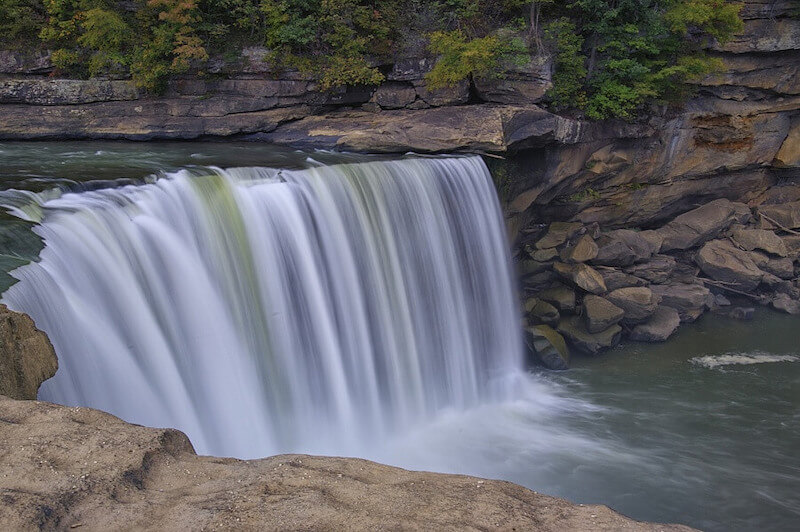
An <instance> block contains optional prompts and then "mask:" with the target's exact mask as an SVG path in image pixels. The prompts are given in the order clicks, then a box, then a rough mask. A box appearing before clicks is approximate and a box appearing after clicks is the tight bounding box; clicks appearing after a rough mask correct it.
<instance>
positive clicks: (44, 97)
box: [0, 79, 139, 105]
mask: <svg viewBox="0 0 800 532" xmlns="http://www.w3.org/2000/svg"><path fill="white" fill-rule="evenodd" d="M138 97H139V91H138V90H137V89H136V86H135V85H134V84H133V83H131V82H130V81H109V80H98V79H90V80H78V79H9V80H0V104H9V103H25V104H34V105H71V104H86V103H95V102H110V101H117V100H136V99H137V98H138Z"/></svg>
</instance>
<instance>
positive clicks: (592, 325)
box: [583, 295, 625, 334]
mask: <svg viewBox="0 0 800 532" xmlns="http://www.w3.org/2000/svg"><path fill="white" fill-rule="evenodd" d="M623 317H625V311H624V310H622V309H621V308H619V307H618V306H616V305H614V304H613V303H611V302H610V301H608V300H607V299H604V298H602V297H600V296H592V295H588V296H586V297H584V298H583V320H584V323H585V324H586V330H587V331H589V332H590V333H592V334H595V333H599V332H602V331H605V330H606V329H608V328H609V327H611V326H612V325H616V324H617V323H619V322H620V320H621V319H622V318H623Z"/></svg>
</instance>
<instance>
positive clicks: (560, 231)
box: [536, 222, 583, 249]
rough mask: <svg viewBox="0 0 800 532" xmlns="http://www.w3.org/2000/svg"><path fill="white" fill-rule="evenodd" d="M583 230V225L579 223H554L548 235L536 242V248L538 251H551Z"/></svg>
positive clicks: (548, 230)
mask: <svg viewBox="0 0 800 532" xmlns="http://www.w3.org/2000/svg"><path fill="white" fill-rule="evenodd" d="M581 229H583V225H582V224H579V223H569V222H553V223H551V224H550V227H549V228H548V229H547V234H545V235H544V237H542V239H541V240H539V241H538V242H536V247H537V248H538V249H549V248H554V247H557V246H560V245H561V244H563V243H564V242H566V241H567V239H569V238H572V237H573V236H574V235H575V234H577V233H578V231H580V230H581Z"/></svg>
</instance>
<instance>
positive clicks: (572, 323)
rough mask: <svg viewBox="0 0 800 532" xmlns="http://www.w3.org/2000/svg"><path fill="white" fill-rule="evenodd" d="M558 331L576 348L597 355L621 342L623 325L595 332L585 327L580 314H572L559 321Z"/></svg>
mask: <svg viewBox="0 0 800 532" xmlns="http://www.w3.org/2000/svg"><path fill="white" fill-rule="evenodd" d="M558 332H560V333H561V334H563V335H564V336H565V337H566V338H567V339H568V340H569V341H570V343H571V344H572V345H574V346H575V348H576V349H578V350H580V351H582V352H584V353H586V354H589V355H596V354H597V353H599V352H600V351H602V350H604V349H609V348H611V347H614V346H615V345H617V344H618V343H619V339H620V337H621V336H622V327H620V326H619V325H612V326H611V327H609V328H608V329H606V330H604V331H601V332H599V333H594V334H593V333H590V332H589V331H587V330H586V329H585V328H584V326H583V323H582V322H581V318H580V317H579V316H570V317H567V318H561V321H560V322H558Z"/></svg>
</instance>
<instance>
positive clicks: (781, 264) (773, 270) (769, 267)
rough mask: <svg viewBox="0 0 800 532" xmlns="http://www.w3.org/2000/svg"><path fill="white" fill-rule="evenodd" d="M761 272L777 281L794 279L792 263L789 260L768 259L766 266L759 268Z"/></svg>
mask: <svg viewBox="0 0 800 532" xmlns="http://www.w3.org/2000/svg"><path fill="white" fill-rule="evenodd" d="M759 268H761V269H762V270H764V271H765V272H767V273H770V274H772V275H774V276H776V277H778V278H779V279H784V280H789V279H794V277H795V275H794V261H793V260H792V259H789V258H783V259H769V260H768V261H767V263H766V264H764V265H763V266H759Z"/></svg>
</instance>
